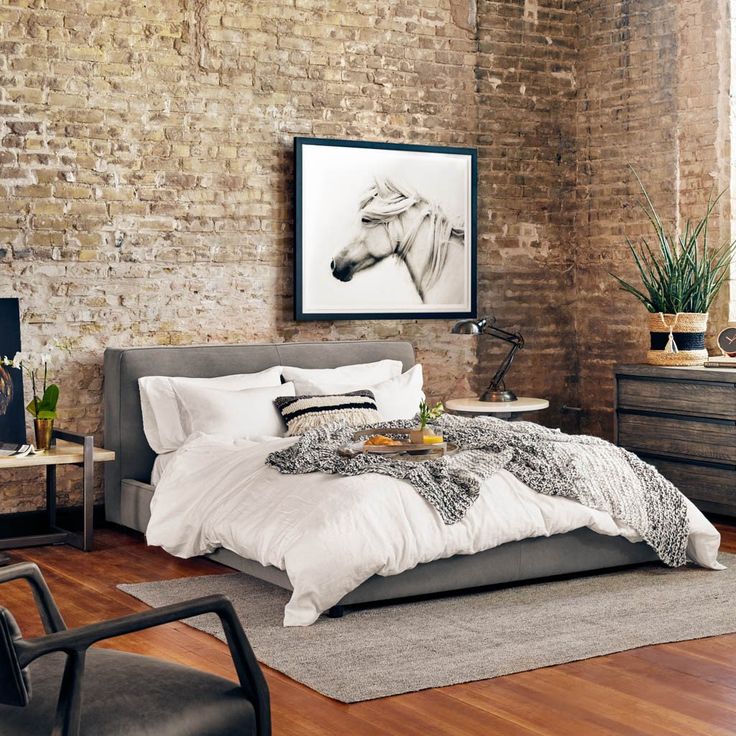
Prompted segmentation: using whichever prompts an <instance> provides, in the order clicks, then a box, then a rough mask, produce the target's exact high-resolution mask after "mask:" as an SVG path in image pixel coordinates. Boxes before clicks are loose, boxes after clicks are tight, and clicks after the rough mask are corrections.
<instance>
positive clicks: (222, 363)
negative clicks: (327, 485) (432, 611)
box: [105, 341, 657, 605]
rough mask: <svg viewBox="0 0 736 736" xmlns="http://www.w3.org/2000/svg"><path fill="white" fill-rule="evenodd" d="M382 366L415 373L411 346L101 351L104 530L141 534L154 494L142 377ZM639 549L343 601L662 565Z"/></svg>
mask: <svg viewBox="0 0 736 736" xmlns="http://www.w3.org/2000/svg"><path fill="white" fill-rule="evenodd" d="M384 358H392V359H395V360H400V361H401V362H402V363H403V366H404V370H407V369H408V368H410V367H411V366H412V365H414V349H413V347H412V346H411V344H410V343H407V342H391V341H380V342H369V341H360V342H321V343H283V344H272V345H204V346H193V347H179V346H167V347H141V348H110V349H108V350H106V351H105V446H106V447H108V448H110V449H112V450H115V453H116V459H115V462H112V463H106V467H105V509H106V516H107V519H108V521H111V522H114V523H116V524H120V525H122V526H125V527H128V528H130V529H135V530H138V531H141V532H142V531H145V529H146V525H147V524H148V519H149V517H150V509H149V507H150V502H151V498H152V497H153V493H154V488H153V486H152V485H151V484H150V478H151V470H152V468H153V463H154V461H155V459H156V455H155V453H154V452H153V450H151V448H150V447H149V445H148V442H147V441H146V437H145V434H144V432H143V419H142V416H141V406H140V394H139V390H138V379H139V378H141V377H142V376H152V375H158V376H192V377H212V376H220V375H228V374H233V373H250V372H255V371H260V370H263V369H265V368H269V367H271V366H274V365H292V366H298V367H302V368H334V367H337V366H341V365H349V364H352V363H363V362H370V361H375V360H381V359H384ZM211 557H212V558H213V559H215V560H217V561H219V562H221V563H223V564H225V565H228V566H229V567H232V568H235V569H237V570H242V571H243V572H246V573H249V574H250V575H254V576H256V577H258V578H261V579H264V580H267V581H269V582H271V583H273V584H275V585H278V586H281V587H283V588H286V589H289V590H290V589H291V585H290V583H289V578H288V576H287V575H286V573H285V572H283V571H282V570H279V569H277V568H275V567H264V566H263V565H261V564H259V563H257V562H254V561H252V560H247V559H244V558H243V557H240V556H238V555H237V554H235V553H234V552H232V551H230V550H227V549H220V550H218V551H217V552H215V553H213V554H212V555H211ZM656 559H657V558H656V555H655V554H654V552H653V551H652V550H651V549H650V547H649V546H648V545H646V544H644V543H643V542H641V543H638V544H632V543H630V542H628V541H627V540H626V539H624V538H623V537H607V536H602V535H599V534H596V533H595V532H592V531H590V530H588V529H581V530H577V531H574V532H570V533H568V534H558V535H554V536H551V537H539V538H534V539H528V540H524V541H521V542H512V543H509V544H504V545H502V546H500V547H497V548H495V549H491V550H487V551H485V552H480V553H478V554H475V555H458V556H455V557H451V558H448V559H444V560H437V561H435V562H431V563H427V564H422V565H418V566H417V567H415V568H414V569H412V570H408V571H407V572H404V573H401V574H400V575H395V576H392V577H382V576H378V575H376V576H374V577H372V578H370V579H369V580H367V581H366V582H365V583H363V584H362V585H361V586H360V587H358V588H356V589H355V590H354V591H353V592H352V593H350V594H348V595H347V596H345V598H343V600H342V601H341V604H343V605H350V604H358V603H366V602H369V601H379V600H390V599H396V598H404V597H409V596H416V595H424V594H429V593H439V592H447V591H451V590H463V589H467V588H475V587H482V586H487V585H494V584H499V583H509V582H515V581H522V580H530V579H534V578H541V577H548V576H553V575H563V574H570V573H580V572H585V571H592V570H600V569H605V568H611V567H618V566H622V565H631V564H638V563H643V562H649V561H653V560H656Z"/></svg>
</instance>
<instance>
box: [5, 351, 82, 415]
mask: <svg viewBox="0 0 736 736" xmlns="http://www.w3.org/2000/svg"><path fill="white" fill-rule="evenodd" d="M59 350H63V351H64V352H67V353H68V352H71V351H70V348H69V346H68V344H66V343H60V342H54V343H52V344H51V345H47V346H46V347H45V348H44V349H43V350H41V351H40V352H38V353H32V352H28V351H19V352H17V353H16V354H15V355H14V356H13V358H12V359H11V358H8V356H7V355H4V356H3V357H2V358H0V365H8V366H12V367H13V368H15V369H17V370H20V371H25V372H26V373H27V374H28V376H29V377H30V379H31V384H32V387H33V398H32V399H31V401H30V403H29V404H28V406H27V407H26V408H27V409H28V411H29V412H30V413H31V414H32V415H33V416H34V417H36V418H37V419H53V418H54V417H55V416H56V402H57V401H58V398H59V387H58V386H56V385H55V384H53V383H51V384H49V383H48V370H49V368H50V367H51V366H52V364H53V363H54V360H53V354H54V353H55V352H58V351H59ZM39 371H43V383H42V386H43V392H42V394H41V397H40V398H39V396H38V393H37V391H36V381H37V375H36V374H37V373H38V372H39Z"/></svg>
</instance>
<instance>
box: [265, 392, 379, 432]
mask: <svg viewBox="0 0 736 736" xmlns="http://www.w3.org/2000/svg"><path fill="white" fill-rule="evenodd" d="M274 404H276V408H277V409H278V410H279V411H280V412H281V416H282V417H283V418H284V421H285V422H286V426H287V427H288V431H287V432H286V434H287V436H291V435H295V434H304V432H307V431H309V430H310V429H317V428H318V427H323V426H324V425H325V424H331V423H332V422H344V423H346V424H347V425H348V426H351V427H360V426H362V425H364V424H375V423H376V422H380V421H381V415H380V414H379V413H378V408H377V407H376V399H375V398H374V396H373V393H372V392H371V391H367V390H363V391H351V392H350V393H347V394H330V395H327V396H280V397H278V398H277V399H274Z"/></svg>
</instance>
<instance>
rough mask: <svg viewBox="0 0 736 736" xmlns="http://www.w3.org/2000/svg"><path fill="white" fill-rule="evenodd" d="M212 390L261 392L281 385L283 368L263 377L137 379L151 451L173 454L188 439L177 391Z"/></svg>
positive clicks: (245, 374)
mask: <svg viewBox="0 0 736 736" xmlns="http://www.w3.org/2000/svg"><path fill="white" fill-rule="evenodd" d="M177 385H182V386H203V387H204V386H209V387H211V388H219V389H225V390H229V391H237V390H240V389H244V388H261V387H264V386H279V385H281V366H278V365H277V366H274V367H273V368H266V370H265V371H261V372H260V373H240V374H237V375H233V376H216V377H215V378H183V377H172V376H145V377H143V378H139V379H138V386H139V388H140V391H141V411H142V413H143V431H144V432H145V434H146V439H147V440H148V444H149V445H150V446H151V449H152V450H153V451H154V452H155V453H156V454H157V455H162V454H164V453H165V452H173V451H174V450H177V449H178V448H179V447H181V446H182V445H183V444H184V441H185V440H186V438H187V435H186V433H185V432H184V428H183V427H182V418H181V414H180V412H179V403H178V402H177V400H176V394H175V393H174V387H175V386H177Z"/></svg>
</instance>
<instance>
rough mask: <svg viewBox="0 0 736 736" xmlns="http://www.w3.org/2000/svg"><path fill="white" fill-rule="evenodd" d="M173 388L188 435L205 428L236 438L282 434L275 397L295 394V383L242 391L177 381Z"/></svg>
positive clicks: (282, 422)
mask: <svg viewBox="0 0 736 736" xmlns="http://www.w3.org/2000/svg"><path fill="white" fill-rule="evenodd" d="M174 391H175V392H176V396H177V398H178V400H179V404H180V406H181V410H182V416H183V417H184V430H185V432H186V433H187V436H188V435H190V434H194V433H195V432H203V433H204V434H218V435H225V436H227V437H232V438H233V439H241V438H246V439H247V438H253V437H258V436H262V435H268V436H269V437H283V436H284V433H285V432H286V425H285V424H284V421H283V419H282V418H281V414H280V412H279V410H278V409H277V408H276V405H275V404H274V399H276V398H278V397H279V396H294V384H293V383H284V384H282V385H280V386H269V387H267V388H245V389H242V390H240V391H225V390H222V389H219V388H209V387H207V388H203V387H202V386H192V385H187V384H177V385H176V386H174Z"/></svg>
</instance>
